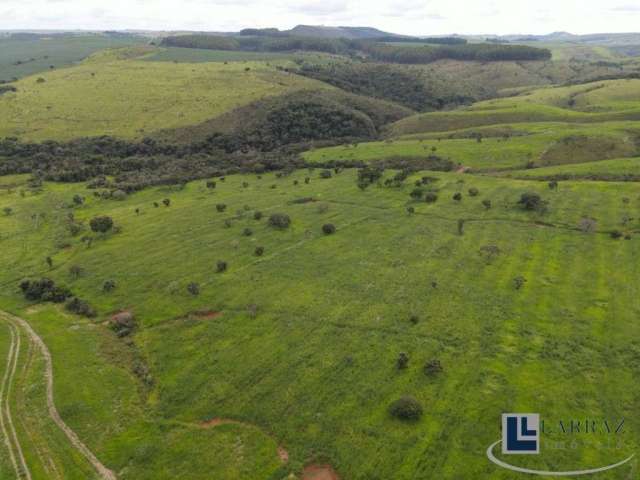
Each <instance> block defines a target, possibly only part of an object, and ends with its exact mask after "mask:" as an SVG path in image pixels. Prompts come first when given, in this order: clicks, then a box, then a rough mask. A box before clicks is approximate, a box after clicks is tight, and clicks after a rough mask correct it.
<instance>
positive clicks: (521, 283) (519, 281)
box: [513, 275, 527, 290]
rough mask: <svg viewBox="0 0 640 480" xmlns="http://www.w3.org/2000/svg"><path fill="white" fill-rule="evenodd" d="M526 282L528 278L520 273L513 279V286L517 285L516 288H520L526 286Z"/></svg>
mask: <svg viewBox="0 0 640 480" xmlns="http://www.w3.org/2000/svg"><path fill="white" fill-rule="evenodd" d="M525 283H527V279H526V278H524V277H523V276H522V275H518V276H517V277H516V278H514V279H513V286H514V287H515V289H516V290H520V289H521V288H522V287H524V284H525Z"/></svg>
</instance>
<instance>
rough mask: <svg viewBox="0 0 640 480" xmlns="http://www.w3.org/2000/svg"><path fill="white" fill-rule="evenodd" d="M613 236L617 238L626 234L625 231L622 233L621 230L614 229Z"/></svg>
mask: <svg viewBox="0 0 640 480" xmlns="http://www.w3.org/2000/svg"><path fill="white" fill-rule="evenodd" d="M610 235H611V238H613V239H615V240H617V239H619V238H622V237H623V236H624V233H622V232H621V231H620V230H613V231H611V233H610Z"/></svg>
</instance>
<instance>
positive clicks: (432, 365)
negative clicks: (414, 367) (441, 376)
mask: <svg viewBox="0 0 640 480" xmlns="http://www.w3.org/2000/svg"><path fill="white" fill-rule="evenodd" d="M440 372H442V364H441V363H440V360H437V359H433V360H429V361H428V362H427V363H425V364H424V374H425V375H427V376H432V375H436V374H437V373H440Z"/></svg>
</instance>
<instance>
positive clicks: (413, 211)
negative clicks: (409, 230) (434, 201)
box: [407, 207, 416, 215]
mask: <svg viewBox="0 0 640 480" xmlns="http://www.w3.org/2000/svg"><path fill="white" fill-rule="evenodd" d="M407 213H408V214H409V215H411V214H413V213H416V209H415V208H413V207H407Z"/></svg>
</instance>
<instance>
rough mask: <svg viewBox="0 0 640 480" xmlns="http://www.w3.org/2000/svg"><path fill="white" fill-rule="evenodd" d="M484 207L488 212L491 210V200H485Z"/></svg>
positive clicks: (483, 201)
mask: <svg viewBox="0 0 640 480" xmlns="http://www.w3.org/2000/svg"><path fill="white" fill-rule="evenodd" d="M482 206H483V207H484V208H485V209H486V210H491V200H488V199H484V200H482Z"/></svg>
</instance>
